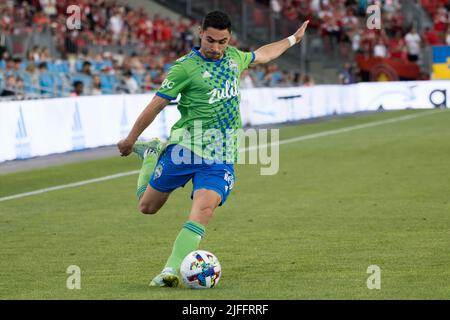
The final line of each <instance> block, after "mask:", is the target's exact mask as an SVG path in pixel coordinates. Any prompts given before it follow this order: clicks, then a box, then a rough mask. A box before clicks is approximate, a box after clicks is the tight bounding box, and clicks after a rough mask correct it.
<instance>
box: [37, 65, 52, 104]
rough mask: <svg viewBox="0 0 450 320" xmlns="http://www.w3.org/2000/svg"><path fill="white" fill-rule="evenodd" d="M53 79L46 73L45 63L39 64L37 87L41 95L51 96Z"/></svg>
mask: <svg viewBox="0 0 450 320" xmlns="http://www.w3.org/2000/svg"><path fill="white" fill-rule="evenodd" d="M53 85H54V82H53V77H52V75H51V74H50V73H48V68H47V63H46V62H41V63H40V64H39V86H40V89H41V94H43V95H48V96H51V95H52V94H53V91H54V90H53V89H54V88H53Z"/></svg>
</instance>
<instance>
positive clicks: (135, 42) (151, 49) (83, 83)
mask: <svg viewBox="0 0 450 320" xmlns="http://www.w3.org/2000/svg"><path fill="white" fill-rule="evenodd" d="M258 2H259V3H260V4H264V5H267V6H268V7H269V8H271V9H272V11H273V12H274V13H275V15H276V16H277V17H278V18H279V19H286V20H288V21H293V22H299V21H302V20H305V19H309V20H310V26H309V27H310V28H315V29H316V30H318V31H319V34H320V35H321V37H322V39H323V45H324V47H323V48H324V51H329V50H334V48H338V50H340V51H341V54H342V56H349V55H350V53H363V54H366V55H369V56H376V57H386V58H396V59H403V60H405V61H411V62H417V61H418V60H419V54H420V50H421V48H422V47H423V46H424V45H439V44H449V45H450V28H449V21H450V17H449V8H450V6H449V4H448V1H444V0H421V3H422V5H423V7H424V8H425V9H426V10H427V11H428V12H429V14H430V16H431V17H432V19H433V23H434V25H433V27H432V28H428V29H427V30H425V31H424V32H422V33H421V34H419V33H418V32H417V30H416V29H415V28H414V27H412V28H410V29H408V30H405V25H404V17H403V16H402V13H401V4H400V1H399V0H383V1H380V0H364V1H361V0H360V1H357V0H335V1H331V0H259V1H258ZM71 3H72V2H71V1H67V0H58V1H56V0H7V1H2V2H0V31H1V33H2V34H4V35H8V34H10V35H11V34H17V33H32V32H45V31H49V30H50V31H51V34H52V35H53V39H52V43H55V44H56V48H57V52H56V54H55V53H53V54H52V53H51V52H50V50H49V48H48V47H45V46H34V47H33V48H32V49H30V50H28V51H27V52H26V55H25V57H18V56H14V55H13V54H11V52H10V51H8V50H6V47H5V46H1V45H0V73H1V77H0V85H1V86H0V87H1V88H3V91H1V92H0V95H2V96H8V95H16V96H17V97H19V98H20V97H25V96H27V95H28V96H30V95H32V94H41V95H49V96H58V95H59V96H61V95H68V94H71V95H83V94H105V93H115V92H126V93H139V92H147V91H152V90H155V89H157V88H158V87H159V85H160V84H161V83H162V81H163V80H164V78H165V76H166V74H167V71H168V69H169V68H170V66H171V63H173V61H174V60H176V59H177V58H178V57H180V56H182V55H184V54H186V53H188V52H189V51H190V50H191V48H192V47H193V46H195V45H198V44H199V43H198V36H197V33H198V28H199V22H198V21H194V20H190V19H188V18H183V19H179V20H176V21H174V20H172V19H169V18H166V17H161V16H160V15H158V14H154V15H152V16H150V15H149V14H148V13H147V12H146V11H145V10H144V9H142V8H131V7H129V6H127V5H126V4H124V2H121V3H119V2H118V1H106V0H78V1H77V5H78V6H79V8H80V9H81V17H80V20H81V21H83V23H82V24H81V29H79V30H78V29H75V30H68V29H67V23H66V22H67V16H68V15H67V12H66V10H67V7H68V6H69V5H70V4H71ZM371 4H378V5H380V7H381V9H382V26H383V27H382V28H381V30H377V29H369V28H367V27H366V26H365V24H366V18H367V17H366V8H367V6H368V5H371ZM21 45H23V44H22V43H15V46H19V47H20V46H21ZM230 45H233V46H236V47H238V48H241V49H243V50H251V49H254V48H248V47H245V46H243V44H242V43H241V42H240V41H239V40H238V39H237V38H236V37H233V38H232V41H231V43H230ZM108 46H113V47H116V48H117V47H119V48H123V50H120V49H119V50H111V51H104V50H103V51H102V50H96V48H105V47H108ZM130 48H131V50H130ZM16 49H17V48H16ZM19 49H20V48H19ZM125 49H126V50H125ZM348 50H350V51H351V52H348ZM344 69H345V68H344ZM241 83H242V86H243V87H246V88H251V87H258V86H289V85H312V84H314V80H313V79H312V78H311V77H310V76H309V75H307V74H301V73H298V72H292V71H285V70H280V68H279V67H278V65H277V64H269V65H264V66H258V67H256V68H251V69H250V70H248V71H246V72H245V73H244V74H243V77H242V80H241ZM67 88H69V89H67ZM67 90H69V91H70V92H67Z"/></svg>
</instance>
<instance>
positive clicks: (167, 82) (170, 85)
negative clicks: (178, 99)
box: [161, 79, 175, 90]
mask: <svg viewBox="0 0 450 320" xmlns="http://www.w3.org/2000/svg"><path fill="white" fill-rule="evenodd" d="M174 85H175V83H174V82H173V81H170V80H169V79H165V80H164V81H163V83H162V84H161V89H169V90H170V89H172V88H173V86H174Z"/></svg>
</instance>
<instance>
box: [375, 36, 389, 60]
mask: <svg viewBox="0 0 450 320" xmlns="http://www.w3.org/2000/svg"><path fill="white" fill-rule="evenodd" d="M373 55H374V57H379V58H387V56H388V52H387V48H386V45H385V44H384V41H383V39H382V38H381V37H380V38H378V41H377V44H376V45H375V47H373Z"/></svg>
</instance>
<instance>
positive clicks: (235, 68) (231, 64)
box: [228, 59, 239, 73]
mask: <svg viewBox="0 0 450 320" xmlns="http://www.w3.org/2000/svg"><path fill="white" fill-rule="evenodd" d="M228 65H229V67H230V69H231V70H233V71H234V72H236V73H238V72H239V67H238V64H237V63H236V61H234V60H233V59H230V61H229V62H228Z"/></svg>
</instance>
